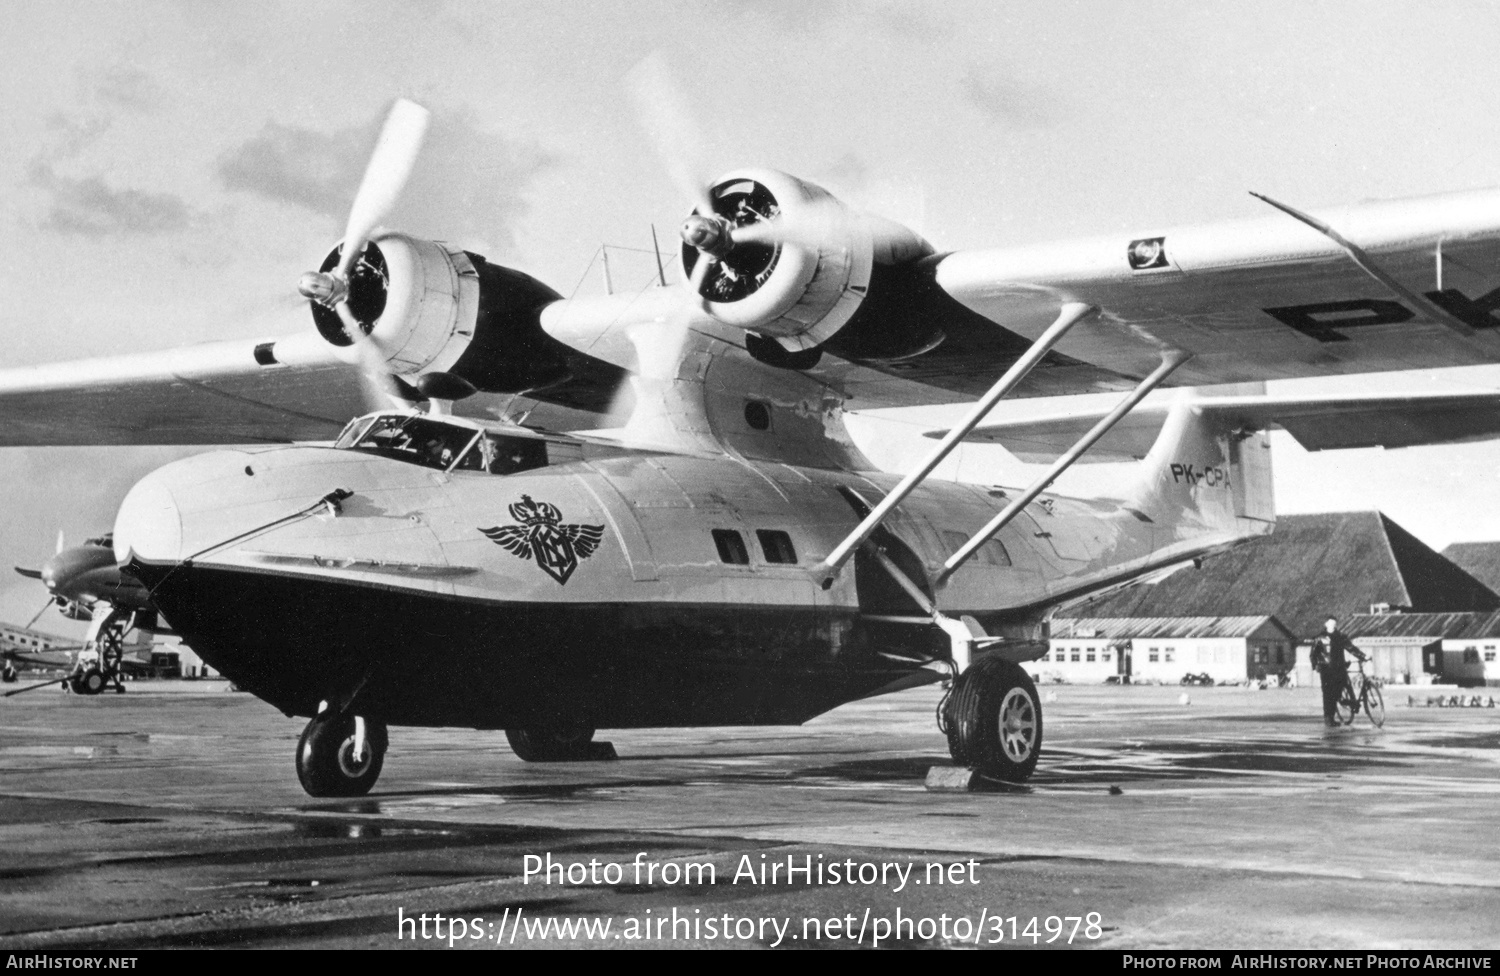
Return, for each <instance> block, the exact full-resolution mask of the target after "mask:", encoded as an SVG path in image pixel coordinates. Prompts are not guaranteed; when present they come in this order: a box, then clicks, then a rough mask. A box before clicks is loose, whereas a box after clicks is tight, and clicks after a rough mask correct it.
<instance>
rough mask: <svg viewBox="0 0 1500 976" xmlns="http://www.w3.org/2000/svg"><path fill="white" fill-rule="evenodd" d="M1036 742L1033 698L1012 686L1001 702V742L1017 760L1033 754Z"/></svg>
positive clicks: (1010, 755) (1019, 760) (1007, 751)
mask: <svg viewBox="0 0 1500 976" xmlns="http://www.w3.org/2000/svg"><path fill="white" fill-rule="evenodd" d="M1035 742H1036V712H1035V710H1034V709H1033V708H1032V705H1031V699H1030V698H1028V697H1027V696H1026V693H1025V692H1024V691H1022V690H1021V689H1019V688H1012V689H1011V690H1010V691H1009V692H1008V693H1007V694H1006V696H1005V700H1004V701H1002V702H1001V703H1000V744H1001V746H1002V747H1004V749H1005V753H1006V755H1007V756H1009V757H1010V758H1011V759H1012V760H1013V761H1015V762H1021V761H1024V760H1025V759H1026V758H1027V757H1028V756H1030V755H1031V750H1032V748H1033V747H1034V744H1035Z"/></svg>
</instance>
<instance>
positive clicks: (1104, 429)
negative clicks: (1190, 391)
mask: <svg viewBox="0 0 1500 976" xmlns="http://www.w3.org/2000/svg"><path fill="white" fill-rule="evenodd" d="M1191 358H1192V355H1191V354H1190V353H1186V352H1182V351H1180V350H1171V351H1169V352H1166V353H1164V354H1163V355H1162V358H1161V365H1160V366H1158V367H1156V369H1154V370H1152V371H1151V375H1149V376H1147V377H1146V378H1145V379H1143V380H1141V382H1140V383H1138V384H1137V385H1136V387H1135V389H1133V390H1131V391H1130V393H1129V394H1128V395H1126V397H1125V399H1123V400H1121V401H1120V402H1119V404H1117V405H1116V406H1115V408H1114V409H1113V410H1111V411H1110V412H1109V413H1107V414H1105V415H1104V416H1103V417H1101V418H1099V422H1098V423H1096V424H1094V426H1093V427H1090V428H1089V430H1088V433H1086V434H1084V435H1083V436H1082V437H1080V438H1079V439H1078V440H1077V441H1076V442H1075V443H1074V444H1073V446H1072V447H1070V448H1068V450H1067V451H1066V452H1065V453H1064V454H1063V455H1062V456H1061V457H1059V458H1058V459H1057V460H1056V461H1054V462H1052V464H1051V466H1050V467H1048V468H1047V470H1046V471H1045V472H1043V473H1042V475H1041V477H1039V478H1037V479H1036V480H1035V481H1033V482H1032V483H1031V486H1030V487H1028V488H1027V489H1026V490H1025V491H1024V492H1022V493H1021V494H1019V495H1017V496H1016V498H1015V500H1013V501H1012V502H1011V503H1010V504H1009V505H1007V506H1005V508H1004V509H1002V510H1001V512H1000V514H998V515H996V516H995V517H994V518H993V519H991V520H990V521H989V523H988V524H986V525H985V527H984V528H982V529H980V530H979V531H978V532H976V533H974V535H973V537H972V538H970V539H969V541H968V542H965V543H964V544H963V545H962V546H959V548H958V551H957V552H955V553H954V554H953V555H951V556H949V557H948V559H947V561H945V562H944V563H943V569H942V572H940V573H939V574H938V577H937V580H936V583H937V585H938V586H942V585H943V584H944V583H946V582H947V580H948V577H950V576H952V575H953V574H954V573H955V572H956V571H957V570H958V568H959V567H960V566H962V565H963V564H964V563H965V562H967V561H968V560H969V557H970V556H972V555H974V553H975V552H976V551H978V549H979V547H980V546H982V545H984V544H985V543H986V542H988V541H990V539H992V538H994V536H995V533H997V532H999V531H1000V530H1001V529H1003V528H1005V527H1006V526H1007V525H1009V524H1010V522H1011V521H1012V520H1013V519H1014V518H1015V517H1016V516H1017V515H1019V514H1021V512H1022V510H1024V509H1025V508H1026V506H1027V505H1030V504H1031V503H1032V502H1033V501H1035V500H1036V497H1037V496H1038V495H1040V494H1041V493H1042V492H1044V491H1046V490H1047V488H1048V486H1050V485H1051V484H1052V482H1054V481H1056V480H1057V479H1058V478H1059V477H1060V476H1061V475H1062V473H1063V472H1064V471H1066V470H1068V469H1069V468H1071V467H1072V466H1073V464H1074V463H1075V462H1076V461H1077V460H1078V459H1079V458H1080V457H1082V456H1083V455H1084V452H1086V451H1087V450H1088V449H1089V448H1091V447H1093V446H1094V444H1095V443H1096V442H1097V441H1098V440H1099V439H1100V438H1101V437H1103V436H1104V435H1105V434H1107V433H1109V431H1110V429H1111V428H1113V427H1114V426H1115V424H1117V423H1119V422H1120V421H1121V420H1122V419H1124V418H1125V416H1126V415H1127V414H1129V413H1130V411H1131V410H1133V409H1135V406H1136V404H1138V403H1140V402H1141V400H1143V399H1144V398H1145V396H1146V394H1148V393H1150V392H1151V391H1152V390H1154V389H1156V388H1157V387H1158V386H1160V385H1161V383H1162V381H1163V380H1165V379H1166V378H1167V377H1168V376H1171V375H1172V373H1173V372H1174V371H1175V370H1176V369H1177V367H1179V366H1181V365H1182V364H1183V363H1185V362H1187V361H1188V360H1189V359H1191Z"/></svg>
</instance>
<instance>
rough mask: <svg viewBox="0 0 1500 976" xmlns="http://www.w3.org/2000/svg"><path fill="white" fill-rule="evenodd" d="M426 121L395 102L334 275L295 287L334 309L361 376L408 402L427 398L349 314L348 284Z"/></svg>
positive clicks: (401, 184) (407, 171) (414, 108)
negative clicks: (394, 367) (398, 371)
mask: <svg viewBox="0 0 1500 976" xmlns="http://www.w3.org/2000/svg"><path fill="white" fill-rule="evenodd" d="M429 116H430V113H428V111H427V109H425V108H423V107H422V106H420V105H418V104H416V103H415V102H410V101H407V100H406V99H404V98H403V99H397V100H396V103H395V104H394V105H392V106H391V111H390V114H389V115H387V116H386V120H385V125H384V127H383V128H382V129H381V130H380V139H379V140H378V141H377V142H376V143H375V151H374V152H373V153H372V154H371V155H370V162H369V163H368V164H367V165H366V167H365V175H364V179H363V180H361V181H360V185H359V192H358V193H356V194H355V197H354V203H353V205H352V206H351V207H350V208H349V221H348V224H347V225H346V226H345V228H344V238H343V241H342V243H341V244H340V247H339V261H338V264H337V266H336V267H334V268H333V269H332V270H324V271H309V272H307V273H306V274H304V275H303V276H302V277H301V278H300V279H299V280H298V282H297V291H298V292H300V293H301V295H302V297H304V298H306V299H308V300H309V301H311V302H314V303H315V304H317V305H321V306H322V307H324V308H328V309H332V310H333V311H334V313H336V314H337V315H338V318H339V321H340V322H342V323H343V331H344V334H345V335H346V336H347V337H348V341H349V343H350V344H352V345H353V346H354V349H355V353H356V355H357V356H358V358H359V362H360V366H361V368H362V369H363V371H364V373H365V375H366V376H368V377H370V378H371V379H372V380H374V381H375V382H376V383H378V384H379V385H380V386H381V388H382V392H384V393H385V394H387V395H388V396H391V397H393V398H397V399H400V400H403V401H406V402H415V401H417V400H421V399H425V397H424V396H423V395H422V394H421V393H420V392H419V391H418V390H416V389H414V388H413V387H412V386H411V385H410V384H408V383H407V382H405V381H404V380H402V379H401V378H400V377H398V376H396V375H394V374H393V373H392V372H391V371H390V370H389V368H388V367H387V366H386V355H385V352H384V350H382V349H381V347H380V343H379V341H378V340H377V339H376V338H375V337H374V336H373V335H371V334H370V328H371V326H370V323H368V322H361V321H360V319H359V317H358V316H356V315H355V314H354V312H353V311H352V310H351V309H350V307H349V303H350V295H351V289H350V278H351V275H352V274H353V273H354V271H355V269H356V264H357V262H359V261H360V260H361V258H362V257H364V256H365V254H366V249H367V247H368V246H369V244H370V236H371V235H372V234H373V233H374V232H375V229H376V227H378V226H379V225H380V223H381V222H382V221H383V220H385V218H386V217H387V216H388V215H389V214H390V212H391V210H392V208H394V207H395V205H396V201H397V200H398V199H400V196H401V191H402V190H403V189H405V187H406V182H407V180H408V179H409V178H410V177H411V172H412V168H413V167H414V166H415V165H416V161H417V155H418V154H419V153H420V152H421V150H422V140H423V138H424V137H425V136H426V134H427V123H428V119H429ZM374 250H375V251H376V252H377V253H376V254H374V255H372V257H378V249H374ZM324 267H325V268H327V265H325V266H324Z"/></svg>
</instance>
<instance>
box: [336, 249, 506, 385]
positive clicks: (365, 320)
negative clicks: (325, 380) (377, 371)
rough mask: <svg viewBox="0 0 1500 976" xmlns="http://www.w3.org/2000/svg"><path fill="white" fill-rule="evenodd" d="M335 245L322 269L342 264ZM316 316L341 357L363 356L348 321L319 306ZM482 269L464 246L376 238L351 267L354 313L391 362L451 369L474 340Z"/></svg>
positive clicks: (398, 368) (400, 367) (414, 368)
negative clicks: (348, 332)
mask: <svg viewBox="0 0 1500 976" xmlns="http://www.w3.org/2000/svg"><path fill="white" fill-rule="evenodd" d="M338 261H339V251H338V249H337V248H335V249H334V250H333V251H332V252H330V253H329V255H328V257H327V259H325V260H324V262H323V267H322V268H321V269H320V270H322V271H325V272H326V271H331V270H333V269H334V268H335V267H337V266H338ZM312 308H313V319H314V321H315V322H316V323H317V326H318V331H319V332H320V333H322V335H323V338H324V339H327V340H328V341H329V342H330V343H332V344H333V345H334V346H335V347H336V348H337V349H338V350H339V355H340V358H342V359H345V360H347V361H349V362H351V363H356V362H358V361H359V355H358V353H357V351H356V349H355V347H354V343H353V341H352V340H351V338H350V337H349V335H348V334H347V332H346V331H345V328H344V323H343V321H342V320H341V319H340V318H339V316H338V315H337V313H335V312H334V311H333V310H332V309H329V308H325V307H323V306H321V305H317V304H314V305H313V306H312ZM478 309H479V275H478V272H477V271H476V270H475V268H474V263H473V262H472V261H471V260H470V259H469V256H468V255H467V254H465V253H464V252H463V251H461V250H458V249H456V248H449V247H448V246H446V245H443V244H439V243H437V242H435V241H426V240H422V239H420V238H416V237H408V236H407V235H405V234H382V235H379V236H377V237H375V238H373V239H372V240H371V241H370V243H369V245H368V246H367V247H366V248H365V252H364V254H362V255H360V258H359V260H358V261H356V262H355V264H354V267H353V268H352V269H351V270H350V272H349V311H350V312H352V313H353V314H354V317H355V318H356V319H357V320H359V322H360V323H361V324H362V325H364V326H367V327H368V333H369V335H370V337H371V338H372V339H374V340H375V344H376V346H377V347H378V348H379V349H380V351H381V353H382V355H383V356H384V357H385V359H386V361H387V363H388V364H389V366H390V368H391V369H392V370H393V371H394V372H397V373H402V374H408V375H409V374H413V373H419V372H422V371H424V370H447V369H448V368H449V367H451V366H452V365H453V364H454V363H456V362H458V360H459V358H460V357H461V356H463V354H464V352H465V351H466V350H467V349H468V346H469V342H470V340H472V339H473V338H474V324H475V319H476V317H477V313H478Z"/></svg>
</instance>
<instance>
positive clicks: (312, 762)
mask: <svg viewBox="0 0 1500 976" xmlns="http://www.w3.org/2000/svg"><path fill="white" fill-rule="evenodd" d="M389 741H390V740H389V736H388V735H387V733H386V728H385V723H383V722H375V721H371V720H370V719H365V755H364V757H363V760H362V761H356V760H355V759H354V716H352V715H345V716H344V717H342V718H338V719H326V718H322V717H319V718H314V719H313V720H312V721H311V722H308V723H307V728H305V729H303V730H302V738H301V739H300V740H298V742H297V779H298V780H299V781H300V782H301V783H302V788H303V789H304V790H306V791H307V795H308V796H364V795H365V794H366V793H368V792H370V788H371V787H373V786H374V785H375V781H376V780H377V779H379V778H380V770H381V768H382V767H383V766H384V765H385V750H386V746H387V745H388V744H389Z"/></svg>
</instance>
